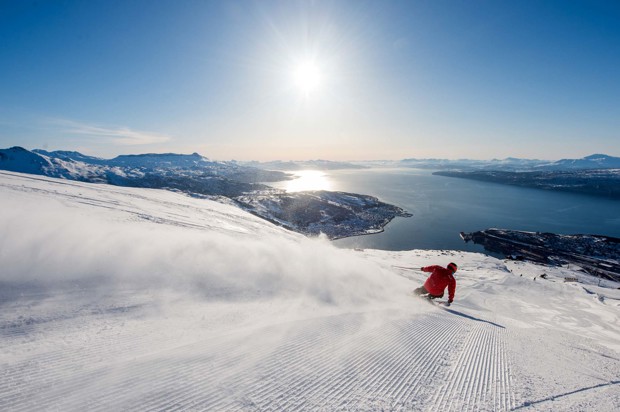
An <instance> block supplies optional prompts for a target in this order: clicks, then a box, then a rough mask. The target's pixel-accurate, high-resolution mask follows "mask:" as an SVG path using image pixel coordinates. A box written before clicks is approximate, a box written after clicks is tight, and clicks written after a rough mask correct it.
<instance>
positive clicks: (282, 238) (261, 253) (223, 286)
mask: <svg viewBox="0 0 620 412" xmlns="http://www.w3.org/2000/svg"><path fill="white" fill-rule="evenodd" d="M0 228H1V231H2V232H1V233H2V236H0V285H1V287H0V305H1V309H2V310H0V370H1V373H0V409H2V410H3V411H4V410H6V411H32V410H62V411H84V410H88V411H98V410H101V411H110V410H123V411H143V410H205V411H207V410H208V411H257V410H260V411H281V410H286V411H289V410H301V411H306V410H308V411H314V410H356V411H386V410H390V411H512V410H536V411H590V410H594V411H597V412H611V411H617V410H618V409H619V408H620V390H619V388H620V318H619V316H618V314H619V313H620V312H619V310H620V290H618V289H617V288H618V287H619V286H620V284H618V283H614V282H611V281H602V282H601V284H600V285H599V284H598V279H593V278H591V277H589V276H587V275H586V274H584V273H582V272H580V271H579V270H578V268H576V267H573V266H572V265H571V267H547V266H539V265H536V264H531V263H525V262H516V261H514V262H513V261H502V260H498V259H495V258H492V257H488V256H484V255H482V254H474V253H465V252H455V251H448V250H437V251H424V250H412V251H402V252H393V251H377V250H365V251H355V250H344V249H337V248H335V247H334V246H332V245H331V244H330V243H329V242H327V241H326V240H325V239H323V238H312V239H310V238H306V237H304V236H302V235H299V234H296V233H293V232H290V231H287V230H285V229H283V228H281V227H278V226H276V225H273V224H271V223H269V222H267V221H266V220H264V219H260V218H257V217H256V216H254V215H251V214H249V213H247V212H245V211H243V210H241V209H239V208H237V207H233V206H230V205H226V204H222V203H217V202H213V201H208V200H203V199H196V198H192V197H188V196H186V195H183V194H180V193H174V192H171V191H164V190H147V189H143V188H130V187H119V186H110V185H106V184H91V183H85V182H79V181H74V180H67V179H57V178H50V177H46V176H40V175H33V174H22V173H14V172H6V171H3V172H0ZM450 261H454V262H456V263H458V264H459V271H458V272H457V275H456V277H457V291H456V298H455V302H454V304H453V305H452V306H451V307H442V306H436V305H433V304H430V303H428V302H424V301H422V300H419V298H414V297H412V296H410V295H409V291H411V290H412V289H414V288H416V287H418V286H419V285H420V284H422V283H423V281H424V279H425V278H426V274H425V273H421V272H419V271H418V270H417V269H418V268H420V267H421V266H427V265H432V264H441V265H446V264H447V263H448V262H450ZM542 275H544V276H542ZM566 279H568V280H570V281H568V282H567V281H566Z"/></svg>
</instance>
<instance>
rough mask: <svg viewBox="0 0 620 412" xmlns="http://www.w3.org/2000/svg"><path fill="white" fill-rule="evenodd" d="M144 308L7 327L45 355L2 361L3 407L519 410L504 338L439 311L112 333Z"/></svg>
mask: <svg viewBox="0 0 620 412" xmlns="http://www.w3.org/2000/svg"><path fill="white" fill-rule="evenodd" d="M145 307H148V305H144V302H142V301H134V302H132V301H130V299H129V298H128V300H127V301H123V302H116V306H111V307H107V308H99V309H98V310H99V312H98V310H96V309H95V308H84V307H78V308H76V309H75V310H73V311H70V310H69V311H67V313H66V314H64V316H61V317H59V319H54V318H52V319H48V320H45V321H41V323H37V322H34V323H30V324H25V325H16V324H14V323H10V322H9V323H5V324H3V325H2V328H0V337H1V338H2V340H1V341H0V343H1V344H2V347H1V349H3V350H4V349H7V348H9V347H10V346H11V345H29V344H31V343H32V345H33V347H36V348H38V353H33V355H32V356H30V357H27V358H26V359H19V360H17V361H15V362H10V363H5V364H3V365H0V366H1V367H2V372H1V373H0V405H2V409H3V410H7V411H31V410H63V411H72V410H75V411H77V410H89V411H109V410H130V411H160V410H166V411H180V410H205V411H206V410H208V411H218V410H220V411H252V410H260V411H281V410H287V411H289V410H290V411H294V410H341V411H347V410H391V411H409V410H436V411H474V410H478V411H487V410H488V411H500V410H510V409H511V408H513V407H514V406H515V403H516V400H515V397H514V394H513V392H512V389H511V372H510V368H511V366H510V362H509V360H508V354H507V351H506V345H505V344H504V334H505V331H504V330H502V329H501V328H498V327H497V326H494V325H491V324H488V323H484V322H478V321H475V320H470V319H466V318H462V317H459V316H454V315H453V314H450V313H448V312H445V311H443V310H441V309H439V308H437V309H434V310H431V311H430V312H427V313H423V314H418V315H414V316H412V314H411V313H409V314H406V313H403V314H399V313H396V312H394V311H386V312H379V313H372V314H364V313H353V314H343V315H335V316H329V317H321V318H316V319H308V320H300V321H295V322H290V323H287V324H278V325H272V326H268V327H266V328H265V327H263V328H260V329H257V330H251V329H249V330H242V331H233V332H230V333H228V334H225V335H220V336H214V337H212V338H206V339H205V338H204V337H203V338H201V339H200V340H198V341H197V342H193V343H185V344H180V343H178V342H176V341H175V339H174V337H173V336H172V334H168V335H166V336H159V335H158V334H157V331H156V330H155V329H154V330H144V327H139V326H138V327H137V328H136V329H134V326H136V325H142V324H143V323H138V322H136V325H133V324H130V325H127V328H125V329H121V330H119V329H118V327H117V328H109V329H107V328H106V326H107V324H108V323H109V322H110V318H109V316H110V313H114V315H113V316H117V317H118V318H119V320H120V321H121V322H127V323H131V319H132V318H130V317H129V316H136V312H137V313H138V316H140V313H141V311H144V310H145ZM104 314H105V315H106V316H107V317H105V316H103V315H104ZM80 316H82V317H84V318H85V319H82V320H80V321H78V322H77V323H75V318H76V317H78V318H79V317H80ZM128 317H129V318H128ZM125 318H127V319H125ZM72 322H73V326H72V327H71V325H72ZM61 323H67V324H69V327H68V326H67V325H62V326H61V325H60V324H61ZM84 324H86V325H88V327H87V328H85V330H84V331H83V332H81V333H83V335H82V338H83V342H82V344H78V343H76V342H73V343H71V342H69V343H67V344H66V347H65V348H58V347H57V345H53V344H51V343H50V344H49V350H47V351H45V350H41V346H40V343H41V342H40V341H45V339H46V337H47V336H48V335H49V334H52V333H53V330H54V328H58V327H60V330H63V331H65V332H68V333H73V332H74V330H75V329H77V328H78V326H82V325H84ZM75 333H76V334H77V335H76V336H80V335H79V333H80V332H75ZM149 341H152V342H149ZM248 341H252V344H251V345H248V344H247V342H248ZM37 342H38V343H39V346H37ZM55 343H56V344H57V343H58V342H55ZM148 343H151V345H148ZM148 347H153V348H158V349H157V351H156V352H153V353H148ZM145 348H146V351H145ZM161 348H167V349H165V350H161Z"/></svg>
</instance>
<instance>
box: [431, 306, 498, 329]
mask: <svg viewBox="0 0 620 412" xmlns="http://www.w3.org/2000/svg"><path fill="white" fill-rule="evenodd" d="M443 310H445V311H446V312H450V313H452V314H453V315H457V316H462V317H464V318H467V319H471V320H475V321H478V322H484V323H488V324H491V325H493V326H497V327H498V328H502V329H506V328H505V327H504V326H502V325H499V324H497V323H494V322H491V321H489V320H484V319H479V318H475V317H473V316H471V315H466V314H464V313H463V312H459V311H457V310H454V309H448V308H445V307H444V308H443Z"/></svg>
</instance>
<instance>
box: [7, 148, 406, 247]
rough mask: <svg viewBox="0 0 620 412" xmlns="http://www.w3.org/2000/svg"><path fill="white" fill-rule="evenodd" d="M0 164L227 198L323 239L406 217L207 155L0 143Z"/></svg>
mask: <svg viewBox="0 0 620 412" xmlns="http://www.w3.org/2000/svg"><path fill="white" fill-rule="evenodd" d="M0 170H8V171H12V172H20V173H30V174H37V175H45V176H50V177H56V178H62V179H70V180H79V181H83V182H91V183H107V184H111V185H116V186H130V187H143V188H153V189H167V190H174V191H179V192H183V193H187V194H189V195H191V196H194V197H204V198H209V199H212V200H217V201H221V202H224V203H234V204H235V205H237V206H239V207H241V208H243V209H245V210H247V211H249V212H250V213H253V214H255V215H257V216H260V217H262V218H264V219H267V220H269V221H272V222H275V223H277V224H279V225H281V226H284V227H286V228H288V229H290V230H294V231H297V232H300V233H304V234H307V235H319V234H321V233H324V234H326V235H327V236H328V237H330V238H341V237H347V236H354V235H361V234H369V233H376V232H379V231H381V230H383V227H384V226H385V225H386V224H388V223H389V222H390V221H391V220H392V219H393V218H394V217H396V216H403V217H406V216H409V214H408V213H407V212H405V211H404V210H402V209H401V208H399V207H397V206H393V205H390V204H387V203H383V202H381V201H379V200H378V199H377V198H374V197H371V196H365V195H359V194H354V193H343V192H327V191H321V192H312V193H303V192H300V193H285V192H284V191H282V190H279V189H275V188H273V187H270V186H267V185H265V184H262V183H259V182H274V181H281V180H288V179H291V178H292V177H291V175H289V174H287V173H283V172H281V171H272V170H264V169H259V168H256V167H250V166H243V165H240V164H238V163H237V162H234V161H232V162H215V161H210V160H209V159H207V158H206V157H203V156H201V155H199V154H198V153H193V154H191V155H183V154H174V153H164V154H140V155H126V156H118V157H115V158H114V159H102V158H98V157H92V156H86V155H83V154H81V153H78V152H70V151H54V152H48V151H45V150H32V151H30V150H26V149H24V148H22V147H12V148H9V149H2V150H0Z"/></svg>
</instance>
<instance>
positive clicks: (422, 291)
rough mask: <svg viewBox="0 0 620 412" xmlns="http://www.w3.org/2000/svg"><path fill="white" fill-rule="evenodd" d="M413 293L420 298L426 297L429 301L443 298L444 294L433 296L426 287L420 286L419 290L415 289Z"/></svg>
mask: <svg viewBox="0 0 620 412" xmlns="http://www.w3.org/2000/svg"><path fill="white" fill-rule="evenodd" d="M413 293H415V294H416V295H420V296H422V295H425V296H426V297H427V298H429V299H437V298H443V293H442V294H441V295H431V294H430V293H429V291H428V290H426V288H425V287H424V286H420V287H419V288H417V289H415V290H414V291H413Z"/></svg>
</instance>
